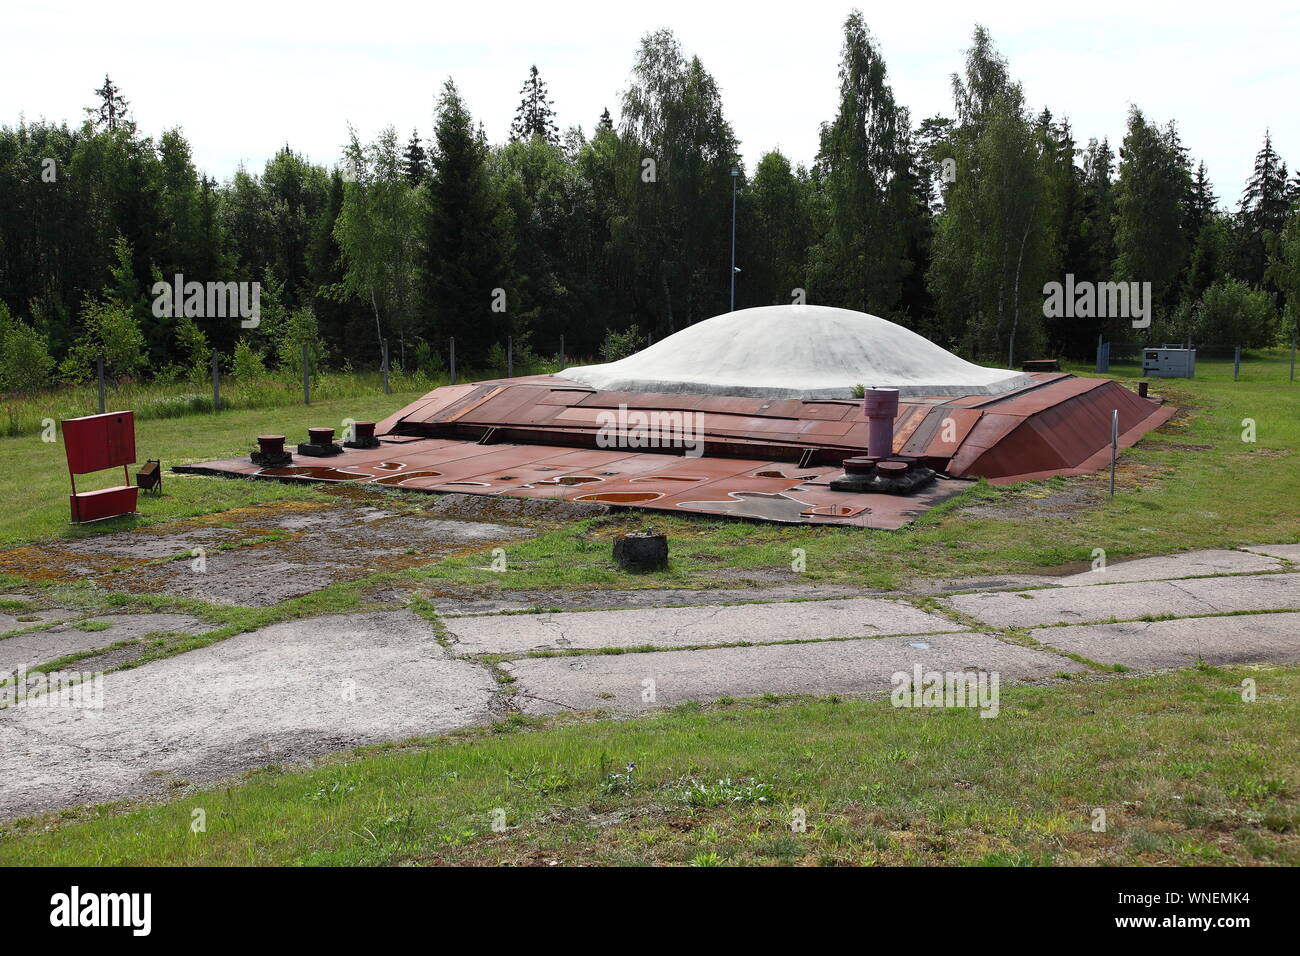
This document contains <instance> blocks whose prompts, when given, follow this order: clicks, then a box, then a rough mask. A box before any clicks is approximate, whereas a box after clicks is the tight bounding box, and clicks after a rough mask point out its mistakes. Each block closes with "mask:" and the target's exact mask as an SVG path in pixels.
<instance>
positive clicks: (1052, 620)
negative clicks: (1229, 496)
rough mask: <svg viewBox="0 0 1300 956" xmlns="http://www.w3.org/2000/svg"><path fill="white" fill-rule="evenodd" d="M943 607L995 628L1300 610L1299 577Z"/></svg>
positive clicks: (1016, 594)
mask: <svg viewBox="0 0 1300 956" xmlns="http://www.w3.org/2000/svg"><path fill="white" fill-rule="evenodd" d="M942 603H945V604H947V605H948V606H949V607H951V608H953V609H954V610H957V611H960V612H961V613H962V614H968V615H970V616H971V617H973V618H976V619H977V620H979V621H981V622H983V623H985V624H991V625H993V626H995V627H1038V626H1041V625H1044V624H1084V623H1088V622H1095V621H1109V620H1111V619H1112V618H1114V619H1119V620H1124V619H1126V618H1129V619H1136V618H1140V617H1158V616H1164V615H1176V616H1180V617H1188V616H1193V615H1200V616H1204V615H1209V614H1223V613H1228V612H1232V611H1273V610H1284V609H1300V574H1261V575H1249V576H1238V577H1220V578H1192V579H1189V580H1185V581H1135V582H1132V583H1129V584H1097V585H1094V586H1092V587H1069V588H1040V589H1038V590H1034V591H987V592H982V593H975V594H959V595H955V596H952V597H948V598H944V599H943V600H942Z"/></svg>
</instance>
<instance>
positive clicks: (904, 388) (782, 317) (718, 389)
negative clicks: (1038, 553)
mask: <svg viewBox="0 0 1300 956" xmlns="http://www.w3.org/2000/svg"><path fill="white" fill-rule="evenodd" d="M559 374H560V377H561V378H567V379H570V380H572V381H575V382H579V383H581V384H583V385H589V386H591V387H592V388H598V389H602V390H607V391H618V392H624V391H626V392H681V393H686V394H698V395H742V396H751V397H755V398H851V397H852V396H853V387H854V386H855V385H865V386H867V387H868V388H871V387H876V388H896V389H898V391H899V394H900V395H902V396H919V395H936V396H956V395H1000V394H1002V393H1003V392H1009V391H1012V390H1014V389H1017V388H1023V387H1024V386H1026V385H1030V384H1032V383H1033V379H1031V378H1030V377H1029V376H1028V375H1025V374H1022V373H1020V372H1012V371H1007V370H1006V369H996V368H983V367H981V366H979V365H974V364H972V363H970V362H967V361H966V360H965V359H961V358H958V357H957V356H956V355H953V354H952V353H951V352H949V351H948V350H946V349H943V348H940V347H939V346H937V345H935V344H934V343H933V342H931V341H930V340H929V339H926V338H924V337H922V336H920V335H917V334H916V333H915V332H912V331H911V330H909V329H905V328H903V327H902V326H901V325H896V324H894V323H893V322H890V321H887V320H886V319H882V318H880V317H878V316H874V315H868V314H867V313H865V312H853V311H851V310H849V309H833V308H830V307H828V306H823V305H769V306H763V307H761V308H756V309H741V310H740V311H738V312H728V313H726V314H724V315H718V316H714V317H713V318H711V319H705V320H704V321H703V322H697V323H696V324H695V325H691V326H687V327H686V328H684V329H682V330H681V331H680V332H676V333H674V334H673V335H670V336H668V337H667V338H665V339H662V340H660V341H658V342H656V343H655V344H654V345H651V346H650V347H649V348H646V349H642V350H641V351H640V352H637V353H636V354H635V355H629V356H628V357H627V358H625V359H621V360H619V361H617V362H609V363H606V364H603V365H580V366H574V367H572V368H566V369H565V370H564V371H562V372H560V373H559Z"/></svg>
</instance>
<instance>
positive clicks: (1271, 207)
mask: <svg viewBox="0 0 1300 956" xmlns="http://www.w3.org/2000/svg"><path fill="white" fill-rule="evenodd" d="M1286 180H1287V170H1286V163H1284V162H1282V158H1281V157H1280V156H1279V155H1278V154H1277V152H1276V151H1275V150H1274V149H1273V138H1272V136H1271V135H1270V134H1269V132H1268V131H1267V130H1266V131H1265V132H1264V146H1263V148H1261V149H1260V151H1259V153H1258V154H1257V155H1256V156H1255V169H1254V171H1253V172H1252V173H1251V176H1250V179H1249V180H1247V181H1246V188H1245V190H1244V191H1243V192H1242V194H1241V211H1240V212H1239V213H1238V215H1237V221H1238V224H1239V226H1240V229H1241V246H1240V250H1239V252H1238V270H1239V272H1240V274H1241V278H1243V279H1245V280H1246V281H1247V282H1250V283H1253V284H1255V285H1260V284H1262V283H1263V282H1264V273H1265V270H1266V269H1267V267H1268V259H1269V255H1270V252H1271V250H1272V247H1273V246H1274V245H1275V243H1276V241H1277V236H1278V235H1280V234H1281V232H1282V227H1283V226H1284V224H1285V223H1286V214H1287V209H1288V198H1289V197H1288V196H1287V181H1286Z"/></svg>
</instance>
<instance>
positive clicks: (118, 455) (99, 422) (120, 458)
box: [63, 412, 135, 475]
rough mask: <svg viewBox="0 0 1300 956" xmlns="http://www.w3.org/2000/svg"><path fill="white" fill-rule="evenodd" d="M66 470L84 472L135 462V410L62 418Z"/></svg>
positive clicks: (84, 473)
mask: <svg viewBox="0 0 1300 956" xmlns="http://www.w3.org/2000/svg"><path fill="white" fill-rule="evenodd" d="M63 447H64V450H65V452H66V453H67V456H68V470H69V471H70V472H72V473H73V474H74V475H87V474H90V473H91V472H92V471H103V470H104V469H106V468H120V467H122V466H123V465H130V464H134V463H135V413H134V412H107V413H105V414H103V415H88V416H86V417H85V418H66V419H64V420H63Z"/></svg>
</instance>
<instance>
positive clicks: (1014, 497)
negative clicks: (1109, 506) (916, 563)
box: [955, 479, 1104, 521]
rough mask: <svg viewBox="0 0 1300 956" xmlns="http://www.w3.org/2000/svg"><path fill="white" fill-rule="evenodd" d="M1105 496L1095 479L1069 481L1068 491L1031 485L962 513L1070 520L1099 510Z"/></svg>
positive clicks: (1011, 518) (960, 514)
mask: <svg viewBox="0 0 1300 956" xmlns="http://www.w3.org/2000/svg"><path fill="white" fill-rule="evenodd" d="M1103 500H1104V495H1103V494H1102V492H1101V490H1100V489H1099V488H1098V487H1096V483H1095V482H1094V481H1092V480H1091V479H1084V480H1076V481H1067V483H1066V484H1065V485H1064V487H1061V488H1053V487H1051V486H1049V485H1030V486H1029V487H1027V488H1021V489H1017V490H1015V491H1007V492H1005V493H1004V496H1003V497H1002V498H1000V499H999V500H997V501H985V502H980V503H978V504H973V505H968V506H967V507H965V508H960V509H958V510H957V511H956V512H955V514H956V515H957V516H958V517H963V518H997V519H999V520H1003V521H1017V520H1023V519H1025V518H1068V517H1071V516H1072V515H1075V514H1078V513H1079V512H1080V511H1086V510H1089V509H1091V508H1095V507H1097V506H1098V505H1100V504H1101V503H1102V501H1103Z"/></svg>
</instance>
